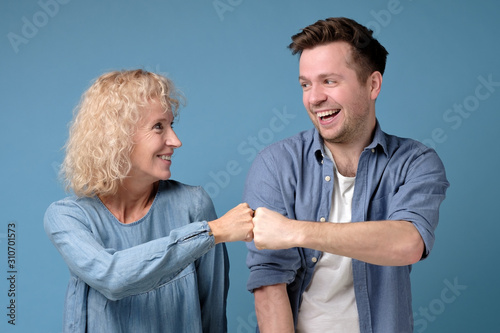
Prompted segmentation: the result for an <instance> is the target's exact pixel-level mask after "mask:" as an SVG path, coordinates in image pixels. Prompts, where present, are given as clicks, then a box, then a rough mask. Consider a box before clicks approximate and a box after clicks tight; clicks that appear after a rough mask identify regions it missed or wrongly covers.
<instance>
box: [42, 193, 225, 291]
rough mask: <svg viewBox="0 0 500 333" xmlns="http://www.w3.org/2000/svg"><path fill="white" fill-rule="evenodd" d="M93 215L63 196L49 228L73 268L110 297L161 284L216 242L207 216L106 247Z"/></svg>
mask: <svg viewBox="0 0 500 333" xmlns="http://www.w3.org/2000/svg"><path fill="white" fill-rule="evenodd" d="M87 219H88V218H87V216H86V214H85V211H84V210H83V209H82V208H81V207H79V206H78V204H76V203H74V202H65V201H59V202H56V203H53V204H52V205H51V206H50V207H49V208H48V209H47V211H46V213H45V217H44V227H45V231H46V233H47V235H48V237H49V238H50V240H51V241H52V243H53V244H54V245H55V247H56V248H57V250H58V251H59V252H60V253H61V255H62V257H63V259H64V261H65V262H66V264H67V265H68V267H69V269H70V271H71V272H72V273H73V274H75V275H76V276H78V277H79V278H81V279H82V280H83V281H84V282H85V283H87V284H88V285H89V286H90V287H92V288H94V289H96V290H98V291H99V292H101V293H102V294H103V295H104V296H105V297H106V298H108V299H110V300H119V299H121V298H124V297H127V296H131V295H135V294H138V293H143V292H148V291H151V290H153V289H155V288H156V287H158V286H160V285H162V284H164V283H166V282H168V281H170V280H171V279H172V278H174V277H175V276H176V275H177V274H178V273H180V272H181V271H182V270H184V269H185V268H186V267H187V266H188V265H189V264H191V263H193V262H194V261H195V260H196V259H198V258H200V257H201V256H202V255H204V254H205V253H207V252H208V251H209V250H210V249H211V248H213V247H214V245H215V243H214V237H213V236H211V235H209V230H210V229H209V226H208V224H207V222H206V221H201V222H193V223H188V224H187V225H185V226H182V227H179V228H177V229H173V230H172V231H171V232H170V234H169V235H168V236H166V237H162V238H158V239H155V240H152V241H150V242H147V243H143V244H140V245H138V246H133V247H130V248H127V249H124V250H121V251H116V250H110V249H105V248H104V247H103V246H102V245H101V244H100V243H99V242H98V241H96V239H95V238H94V236H93V234H92V232H91V230H90V227H89V226H88V225H87V221H86V220H87Z"/></svg>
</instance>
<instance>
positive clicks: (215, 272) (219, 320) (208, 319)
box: [196, 191, 229, 333]
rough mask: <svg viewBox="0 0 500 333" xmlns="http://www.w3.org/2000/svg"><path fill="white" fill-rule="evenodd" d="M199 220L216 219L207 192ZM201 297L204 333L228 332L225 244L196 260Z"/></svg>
mask: <svg viewBox="0 0 500 333" xmlns="http://www.w3.org/2000/svg"><path fill="white" fill-rule="evenodd" d="M202 193H203V196H202V197H203V198H204V199H203V200H202V202H203V205H202V208H201V209H200V215H199V216H198V217H197V219H198V220H207V221H212V220H215V219H216V218H217V215H216V213H215V209H214V206H213V203H212V200H211V199H210V197H209V196H208V194H207V193H206V192H205V191H202ZM196 275H197V280H198V294H199V297H200V308H201V320H202V326H203V332H207V333H208V332H213V333H224V332H227V318H226V304H227V293H228V290H229V258H228V255H227V249H226V245H225V244H217V245H216V246H215V247H214V248H213V249H211V250H210V251H208V252H207V253H206V254H204V255H203V256H201V257H200V258H199V259H198V260H196Z"/></svg>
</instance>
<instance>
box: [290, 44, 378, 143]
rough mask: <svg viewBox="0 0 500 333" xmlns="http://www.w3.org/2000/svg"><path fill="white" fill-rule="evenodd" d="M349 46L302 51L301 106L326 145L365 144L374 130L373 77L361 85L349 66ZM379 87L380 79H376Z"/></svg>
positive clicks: (375, 93)
mask: <svg viewBox="0 0 500 333" xmlns="http://www.w3.org/2000/svg"><path fill="white" fill-rule="evenodd" d="M350 53H351V46H350V45H349V44H347V43H345V42H333V43H329V44H325V45H320V46H316V47H314V48H312V49H306V50H304V51H303V52H302V55H301V57H300V65H299V72H300V73H299V81H300V84H301V86H302V89H303V97H302V99H303V103H304V106H305V108H306V110H307V112H308V114H309V117H310V118H311V120H312V122H313V124H314V126H315V127H316V128H317V129H318V131H319V133H320V134H321V136H322V137H323V139H324V140H325V142H326V143H327V146H328V145H329V144H365V145H367V144H369V141H368V142H367V140H370V138H371V134H372V132H373V129H374V127H375V123H376V118H375V99H376V97H377V95H378V92H379V88H380V87H378V89H373V84H372V81H373V78H372V77H373V74H372V75H371V76H370V77H369V78H368V79H367V80H366V82H364V84H361V83H360V82H359V80H358V77H357V75H356V72H355V71H354V69H353V68H352V66H350V67H349V66H348V63H347V62H348V61H349V60H350V59H351V54H350ZM380 83H381V77H380Z"/></svg>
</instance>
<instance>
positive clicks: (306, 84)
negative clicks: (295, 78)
mask: <svg viewBox="0 0 500 333" xmlns="http://www.w3.org/2000/svg"><path fill="white" fill-rule="evenodd" d="M300 86H301V87H302V88H307V87H309V83H307V82H301V83H300Z"/></svg>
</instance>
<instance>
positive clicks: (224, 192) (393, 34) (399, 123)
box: [0, 0, 500, 333]
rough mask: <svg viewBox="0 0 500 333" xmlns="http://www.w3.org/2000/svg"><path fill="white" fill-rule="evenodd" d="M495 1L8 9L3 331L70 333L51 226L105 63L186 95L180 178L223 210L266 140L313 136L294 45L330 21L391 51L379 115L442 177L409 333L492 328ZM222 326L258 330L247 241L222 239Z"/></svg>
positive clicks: (1, 135)
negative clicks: (66, 163)
mask: <svg viewBox="0 0 500 333" xmlns="http://www.w3.org/2000/svg"><path fill="white" fill-rule="evenodd" d="M499 15H500V3H499V2H497V1H494V0H489V1H488V0H481V1H469V0H439V1H433V0H376V1H368V0H360V1H341V0H315V1H305V0H289V1H263V0H191V1H181V0H148V1H137V0H135V1H133V0H126V1H111V0H108V1H98V0H87V1H83V0H2V1H1V2H0V32H1V34H0V108H1V110H0V111H1V113H0V147H1V148H0V149H1V150H0V153H1V154H0V156H1V164H0V191H1V194H0V195H1V200H0V205H1V209H0V331H1V332H30V333H31V332H37V333H38V332H41V333H45V332H46V333H57V332H61V331H62V313H63V302H64V297H65V290H66V285H67V282H68V277H69V273H68V269H67V266H66V265H65V263H64V262H63V260H62V259H61V256H60V255H59V253H58V252H57V251H56V250H55V248H54V247H53V246H52V244H51V243H50V241H49V240H48V238H47V236H46V234H45V232H44V230H43V215H44V212H45V210H46V208H47V207H48V205H49V204H50V203H51V202H53V201H56V200H58V199H61V198H63V197H64V196H66V195H67V193H65V191H64V188H63V186H62V185H61V182H60V181H59V180H58V170H59V165H60V163H61V162H62V159H63V153H64V152H63V150H62V147H63V145H64V143H65V141H66V139H67V136H68V122H69V121H70V120H71V118H72V114H73V109H74V108H75V106H76V105H77V103H78V101H79V99H80V96H81V94H82V93H83V92H84V91H85V90H86V89H87V88H88V87H89V85H90V83H91V81H92V80H93V79H95V78H96V77H97V76H99V75H101V74H102V73H104V72H107V71H110V70H120V69H133V68H142V69H146V70H148V71H153V72H158V73H161V74H164V75H166V76H168V77H169V78H171V79H172V80H173V81H174V82H175V83H176V85H177V87H178V88H179V89H180V90H181V91H182V92H183V94H184V95H185V96H186V100H187V103H186V105H185V106H184V107H183V108H182V109H181V112H180V117H179V120H178V121H177V122H176V124H175V130H176V131H177V133H178V135H179V138H180V139H181V141H182V143H183V146H182V147H181V148H180V149H177V150H176V152H175V155H174V159H173V166H172V178H173V179H176V180H179V181H181V182H184V183H187V184H191V185H202V186H203V187H204V188H205V189H206V191H207V192H208V193H209V194H210V196H211V197H212V200H213V202H214V205H215V207H216V210H217V213H218V214H219V215H222V214H223V213H225V212H226V211H227V210H228V209H230V208H232V207H233V206H235V205H236V204H238V203H239V202H240V201H241V200H242V199H241V198H242V191H243V185H244V181H245V177H246V174H247V171H248V169H249V167H250V165H251V163H252V161H253V159H254V157H255V155H256V154H257V152H258V151H259V150H261V149H262V148H263V147H265V146H267V145H269V144H271V143H273V142H275V141H277V140H280V139H283V138H285V137H289V136H292V135H294V134H296V133H298V132H299V131H302V130H307V129H309V128H311V127H312V124H311V122H310V120H309V118H308V116H307V114H306V111H305V110H304V107H303V105H302V96H301V94H302V93H301V88H300V86H299V83H298V58H297V56H293V55H291V53H290V51H289V50H288V49H287V45H288V44H289V43H290V36H292V35H294V34H295V33H297V32H299V30H300V29H301V28H303V27H305V26H306V25H309V24H311V23H314V22H316V21H317V20H319V19H324V18H327V17H331V16H345V17H350V18H353V19H355V20H357V21H358V22H360V23H362V24H364V25H366V26H368V27H369V28H370V29H372V30H373V31H374V34H375V35H376V37H377V38H378V39H379V40H380V42H381V43H382V44H383V45H384V46H385V47H386V48H387V50H388V51H389V56H388V62H387V69H386V73H385V75H384V81H383V85H382V92H381V94H380V96H379V98H378V100H377V104H376V108H377V117H378V119H379V121H380V124H381V126H382V129H383V130H384V131H386V132H388V133H391V134H395V135H399V136H403V137H411V138H414V139H418V140H420V141H422V142H424V143H425V144H426V145H428V146H431V147H433V148H435V149H436V151H437V152H438V154H439V155H440V157H441V158H442V160H443V162H444V164H445V167H446V170H447V175H448V178H449V180H450V183H451V187H450V188H449V190H448V196H447V198H446V200H445V201H444V203H443V205H442V209H441V214H440V223H439V226H438V228H437V231H436V243H435V246H434V249H433V252H432V253H431V255H430V257H429V258H428V259H426V260H424V261H422V262H419V263H417V264H415V265H414V267H413V271H412V289H413V300H412V302H413V309H414V319H415V332H429V333H431V332H436V333H443V332H493V331H495V330H497V329H498V313H499V312H500V306H499V301H498V300H499V299H500V288H499V287H498V276H499V273H500V270H499V268H498V265H497V263H498V255H499V254H500V251H499V250H500V246H499V245H498V244H499V242H498V237H499V235H500V220H499V217H498V216H499V215H498V210H497V208H498V207H499V203H498V201H499V194H498V189H499V188H500V180H499V177H498V176H497V173H498V169H499V167H500V163H499V161H500V158H499V148H498V147H497V143H498V141H499V139H500V134H499V133H500V132H499V129H498V127H499V125H500V112H499V105H500V61H499V59H500V46H499V45H500V42H499V34H500V20H499ZM228 251H229V256H230V264H231V271H230V279H231V280H230V290H229V297H228V309H227V318H228V330H229V332H237V333H241V332H253V331H254V330H255V326H256V316H255V311H254V304H253V297H252V295H251V294H250V293H249V292H248V291H247V290H246V281H247V278H248V269H247V267H246V265H245V259H246V252H247V251H246V247H245V245H244V243H234V244H229V245H228Z"/></svg>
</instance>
